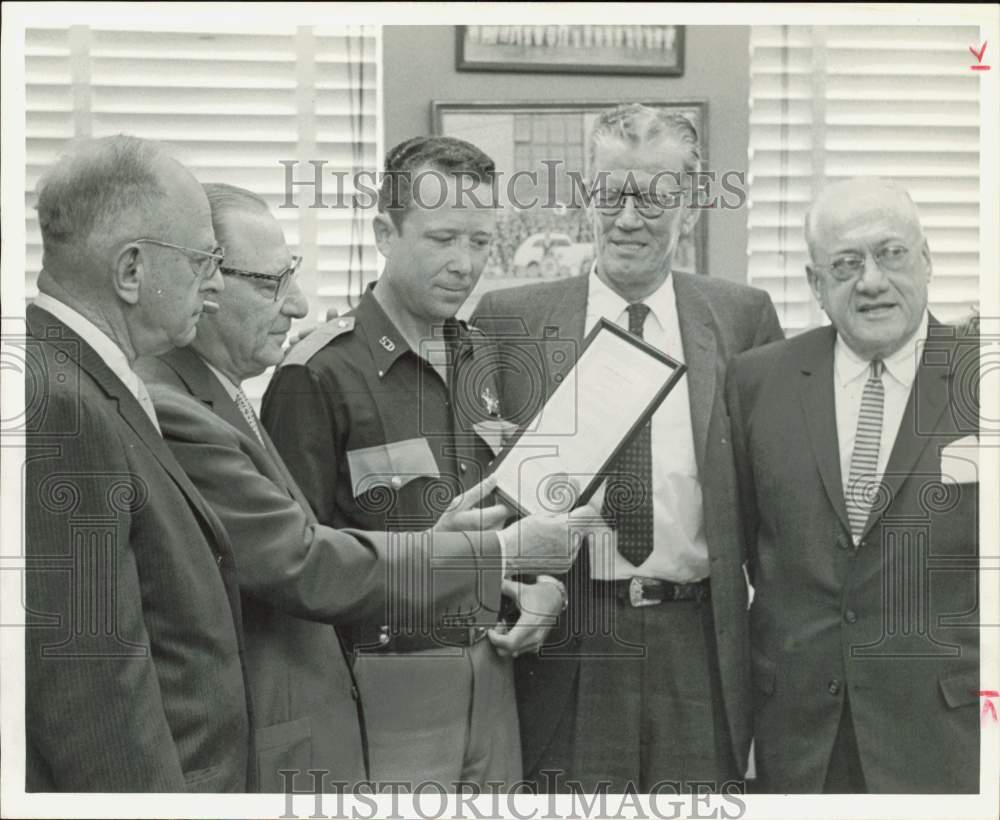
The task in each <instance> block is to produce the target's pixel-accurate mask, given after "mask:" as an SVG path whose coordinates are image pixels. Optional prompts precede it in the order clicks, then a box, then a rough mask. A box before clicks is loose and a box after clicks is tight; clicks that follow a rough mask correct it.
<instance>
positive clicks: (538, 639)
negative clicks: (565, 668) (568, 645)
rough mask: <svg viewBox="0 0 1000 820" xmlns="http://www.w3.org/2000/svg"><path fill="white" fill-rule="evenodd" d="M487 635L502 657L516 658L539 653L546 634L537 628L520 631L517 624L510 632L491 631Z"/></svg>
mask: <svg viewBox="0 0 1000 820" xmlns="http://www.w3.org/2000/svg"><path fill="white" fill-rule="evenodd" d="M486 635H487V637H488V638H489V639H490V643H492V644H493V646H494V647H495V648H496V650H497V654H499V655H500V657H502V658H516V657H518V656H519V655H523V654H524V653H525V652H537V651H538V650H539V649H541V646H542V639H543V638H544V636H545V633H544V631H541V632H540V631H539V630H538V629H535V628H529V629H518V628H517V624H515V625H514V626H513V627H512V628H511V630H510V631H509V632H501V631H499V630H498V629H491V630H490V631H489V632H487V633H486Z"/></svg>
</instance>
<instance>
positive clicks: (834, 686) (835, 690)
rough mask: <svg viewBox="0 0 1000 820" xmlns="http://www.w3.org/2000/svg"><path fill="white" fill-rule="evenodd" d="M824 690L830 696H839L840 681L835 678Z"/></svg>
mask: <svg viewBox="0 0 1000 820" xmlns="http://www.w3.org/2000/svg"><path fill="white" fill-rule="evenodd" d="M826 689H827V691H828V692H829V693H830V694H831V695H839V694H840V681H839V680H838V679H837V678H834V679H833V680H831V681H830V685H829V686H827V687H826Z"/></svg>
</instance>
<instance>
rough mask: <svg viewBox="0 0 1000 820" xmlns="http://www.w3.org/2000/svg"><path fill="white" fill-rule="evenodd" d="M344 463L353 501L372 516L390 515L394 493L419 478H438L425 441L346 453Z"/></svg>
mask: <svg viewBox="0 0 1000 820" xmlns="http://www.w3.org/2000/svg"><path fill="white" fill-rule="evenodd" d="M347 464H348V468H349V469H350V472H351V492H352V493H353V495H354V498H355V501H356V502H357V503H358V506H359V507H361V508H362V509H363V510H364V511H365V512H367V513H370V514H376V515H377V514H385V513H388V512H390V511H391V509H392V507H393V506H394V504H395V499H396V496H397V494H398V493H399V491H400V490H402V489H403V488H404V487H405V486H406V485H407V484H410V483H411V482H413V481H416V480H417V479H419V478H430V479H440V478H441V471H440V470H439V469H438V466H437V461H436V460H435V458H434V453H433V452H431V447H430V444H428V443H427V439H425V438H411V439H405V440H404V441H392V442H389V443H387V444H379V445H376V446H374V447H363V448H360V449H356V450H349V451H348V453H347Z"/></svg>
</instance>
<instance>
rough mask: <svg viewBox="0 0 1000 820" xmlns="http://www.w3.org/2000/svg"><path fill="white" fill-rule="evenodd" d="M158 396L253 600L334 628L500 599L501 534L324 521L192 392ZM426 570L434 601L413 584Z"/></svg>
mask: <svg viewBox="0 0 1000 820" xmlns="http://www.w3.org/2000/svg"><path fill="white" fill-rule="evenodd" d="M152 393H153V398H154V402H155V403H156V411H157V416H158V418H159V420H160V426H161V428H162V429H163V435H164V438H165V440H166V442H167V445H168V446H169V447H170V449H171V451H172V452H173V454H174V456H175V457H176V458H177V460H178V461H179V462H180V464H181V466H182V467H183V468H184V471H185V472H186V473H187V474H188V476H189V477H190V478H191V481H192V483H193V484H194V485H195V486H196V487H197V488H198V490H199V492H201V494H202V495H203V496H204V497H205V500H206V501H208V503H209V504H210V505H211V507H212V508H213V510H214V511H215V513H216V514H217V515H218V516H219V518H220V519H221V520H222V523H223V524H224V525H225V527H226V530H227V531H228V532H229V535H230V538H231V540H232V543H233V550H234V552H235V554H236V563H237V571H238V575H239V581H240V586H241V587H242V588H243V590H244V591H245V592H247V593H249V594H250V595H253V596H254V597H256V598H258V599H261V600H263V601H266V602H267V603H268V604H270V605H271V606H274V607H276V608H278V609H281V610H282V611H284V612H287V613H289V614H291V615H295V616H297V617H301V618H305V619H308V620H315V621H323V622H327V623H334V624H348V623H354V622H358V623H372V622H377V623H387V624H397V623H401V622H403V621H404V620H405V621H409V622H411V623H412V622H417V623H435V622H437V621H438V620H439V619H440V616H441V615H443V614H444V613H446V612H454V611H457V610H459V609H461V610H462V611H465V612H470V611H476V610H478V609H480V608H482V602H483V601H490V600H496V599H497V598H498V597H499V591H498V590H499V576H498V573H497V571H496V569H495V566H496V565H498V563H499V542H498V539H497V537H496V535H495V534H487V535H480V534H478V533H477V534H465V533H439V532H434V533H431V532H425V533H382V532H360V531H357V530H346V529H345V530H337V529H333V528H332V527H327V526H324V525H322V524H319V523H317V522H316V520H315V518H314V517H313V516H312V515H310V514H309V511H308V510H305V509H303V507H302V506H301V505H300V504H299V503H298V502H297V501H296V500H295V499H294V498H292V496H290V495H289V494H288V493H287V492H286V491H285V490H284V489H283V488H282V487H280V486H279V485H277V484H276V483H275V482H274V481H272V480H271V479H270V478H268V477H267V475H266V474H265V473H264V472H263V471H262V469H261V467H260V466H258V465H257V464H256V463H255V462H254V460H253V457H252V456H251V455H250V454H249V452H248V451H247V449H246V447H247V445H248V444H249V441H248V440H246V439H244V437H243V436H242V434H241V433H239V432H238V431H237V430H235V429H234V428H232V427H230V426H229V425H228V424H226V423H225V422H223V421H222V420H221V419H218V418H217V417H216V416H215V415H214V414H212V413H211V412H210V411H208V410H206V409H204V408H202V407H201V406H199V405H198V404H197V403H196V402H194V401H193V400H192V399H190V398H188V397H187V396H177V395H171V393H170V391H168V390H161V389H155V388H154V390H153V391H152ZM249 446H251V447H253V446H255V445H249ZM261 452H262V451H261ZM491 567H492V571H491ZM428 569H429V570H430V587H429V588H430V589H432V594H431V595H425V594H424V590H425V589H426V588H428V587H427V586H426V585H422V584H415V583H413V579H415V578H426V577H427V573H426V570H428ZM494 576H496V578H495V580H491V579H493V578H494ZM491 595H492V597H489V596H491ZM481 596H482V597H481ZM390 600H391V606H390V605H389V604H388V602H389V601H390Z"/></svg>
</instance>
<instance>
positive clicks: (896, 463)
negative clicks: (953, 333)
mask: <svg viewBox="0 0 1000 820" xmlns="http://www.w3.org/2000/svg"><path fill="white" fill-rule="evenodd" d="M935 327H939V325H938V324H937V323H936V322H933V321H932V323H931V325H930V330H929V337H930V338H929V340H928V342H927V346H926V347H925V353H924V354H922V355H921V363H920V366H919V367H918V368H917V372H916V375H915V377H914V379H913V387H912V389H911V390H910V396H909V398H908V399H907V401H906V407H905V408H904V410H903V418H902V421H900V424H899V430H898V432H897V433H896V440H895V443H894V444H893V447H892V452H891V453H890V454H889V460H888V462H887V463H886V466H885V473H884V474H883V477H882V484H883V485H884V489H885V492H886V499H887V501H888V503H886V504H881V505H876V507H874V508H873V509H872V513H871V515H870V516H869V517H868V521H867V522H866V524H865V530H864V531H865V533H867V532H868V530H870V529H871V528H872V527H873V526H874V525H875V523H876V522H877V521H878V520H879V518H881V517H882V515H883V514H884V513H885V511H886V510H887V509H888V508H889V506H890V505H891V504H892V500H893V499H894V498H896V496H897V495H898V494H899V491H900V488H901V487H902V486H903V484H904V483H905V482H906V480H907V479H908V478H909V477H910V476H911V475H912V474H913V468H914V466H915V465H916V463H917V461H918V460H919V459H920V456H921V455H923V452H924V450H925V449H926V448H927V446H928V444H929V443H930V442H931V440H932V439H933V438H934V436H933V435H931V431H932V430H936V429H937V427H938V420H939V419H940V418H941V414H942V413H943V412H944V410H945V408H946V407H947V406H948V397H949V396H950V395H951V391H950V389H949V384H948V382H949V380H950V378H951V369H950V364H951V362H952V360H953V358H954V357H953V356H952V355H950V353H945V350H944V348H948V347H951V346H952V345H949V344H948V343H947V342H942V341H938V342H935V341H934V340H933V337H934V328H935ZM930 347H935V348H937V350H938V351H941V352H942V353H945V355H940V356H928V355H926V350H927V349H928V348H930ZM939 361H940V364H937V363H936V362H939Z"/></svg>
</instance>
